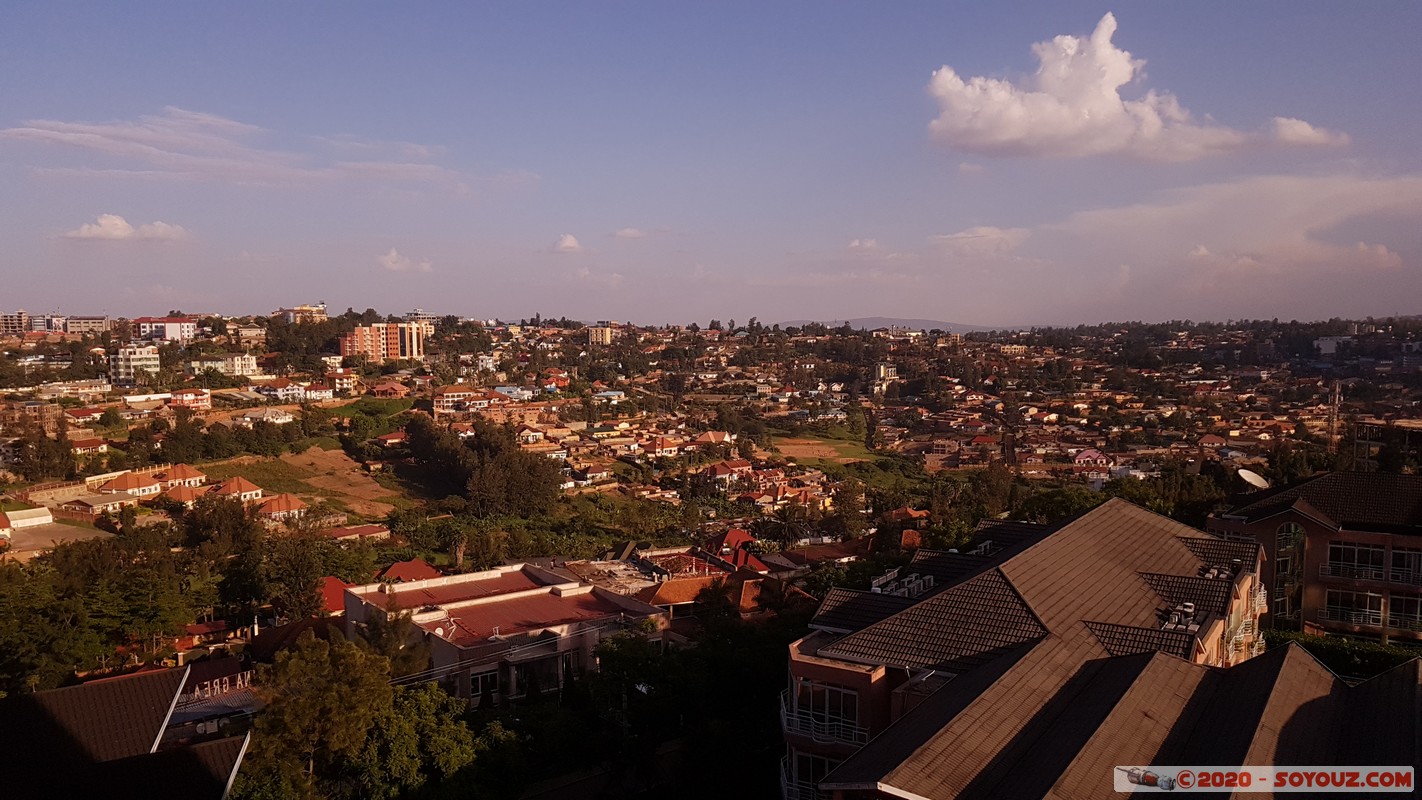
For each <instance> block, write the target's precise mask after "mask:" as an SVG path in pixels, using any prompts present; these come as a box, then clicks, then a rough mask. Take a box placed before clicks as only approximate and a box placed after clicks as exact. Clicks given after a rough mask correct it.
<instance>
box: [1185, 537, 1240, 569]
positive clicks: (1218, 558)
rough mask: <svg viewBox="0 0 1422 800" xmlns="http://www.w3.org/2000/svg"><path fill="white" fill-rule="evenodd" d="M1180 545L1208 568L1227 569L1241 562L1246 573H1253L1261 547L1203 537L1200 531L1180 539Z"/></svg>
mask: <svg viewBox="0 0 1422 800" xmlns="http://www.w3.org/2000/svg"><path fill="white" fill-rule="evenodd" d="M1180 543H1181V544H1183V545H1185V547H1187V548H1188V549H1189V550H1190V552H1192V553H1194V554H1195V557H1196V558H1198V559H1200V561H1202V562H1204V565H1205V566H1207V567H1225V566H1229V565H1230V564H1231V563H1232V562H1234V561H1240V562H1241V564H1242V566H1243V567H1244V571H1245V572H1253V571H1254V562H1255V561H1256V560H1257V557H1258V555H1259V546H1258V545H1256V544H1254V543H1253V542H1235V541H1229V540H1226V539H1216V538H1215V537H1213V536H1201V535H1200V534H1199V532H1198V531H1195V532H1193V533H1192V535H1190V536H1182V537H1180Z"/></svg>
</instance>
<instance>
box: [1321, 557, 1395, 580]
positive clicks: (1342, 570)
mask: <svg viewBox="0 0 1422 800" xmlns="http://www.w3.org/2000/svg"><path fill="white" fill-rule="evenodd" d="M1318 577H1320V578H1348V579H1349V580H1358V581H1381V580H1387V571H1386V570H1384V569H1383V568H1382V567H1360V566H1358V565H1356V564H1339V563H1336V562H1333V561H1330V562H1328V563H1326V564H1321V565H1319V567H1318Z"/></svg>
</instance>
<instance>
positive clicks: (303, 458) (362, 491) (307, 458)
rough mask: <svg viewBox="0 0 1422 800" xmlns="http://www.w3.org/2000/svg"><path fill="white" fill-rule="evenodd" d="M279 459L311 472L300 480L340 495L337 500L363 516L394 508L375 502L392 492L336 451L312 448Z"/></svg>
mask: <svg viewBox="0 0 1422 800" xmlns="http://www.w3.org/2000/svg"><path fill="white" fill-rule="evenodd" d="M281 460H282V461H284V462H286V463H288V464H290V465H292V466H293V467H298V468H300V469H303V470H306V471H308V472H310V473H313V474H312V475H311V477H308V478H303V479H302V482H303V483H306V484H309V485H310V486H311V487H312V488H314V489H319V490H321V491H324V492H329V493H330V494H333V495H339V496H340V500H341V501H342V502H344V503H345V504H346V505H348V506H350V509H351V511H353V512H355V513H356V514H360V515H361V516H366V517H383V516H386V515H388V514H389V513H390V512H391V511H394V510H395V507H394V506H392V505H390V504H389V503H381V502H377V499H378V498H381V497H389V496H390V494H391V492H390V490H389V489H387V488H386V487H384V486H381V485H380V484H378V483H376V482H375V480H374V479H373V478H371V477H370V475H368V474H367V473H366V472H365V471H364V470H362V469H361V468H360V464H358V463H357V462H356V461H354V460H353V459H352V458H351V457H350V456H347V455H346V454H345V453H343V452H341V451H339V450H322V449H321V448H319V447H313V448H311V449H309V450H307V451H306V452H304V453H297V454H294V455H285V456H282V457H281Z"/></svg>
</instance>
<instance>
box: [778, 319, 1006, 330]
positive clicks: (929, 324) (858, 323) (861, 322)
mask: <svg viewBox="0 0 1422 800" xmlns="http://www.w3.org/2000/svg"><path fill="white" fill-rule="evenodd" d="M811 322H819V323H821V324H824V325H828V326H829V327H831V328H838V327H839V326H841V325H843V324H844V323H846V322H848V323H849V326H850V327H851V328H856V329H857V328H864V329H867V330H871V331H872V330H874V329H875V328H908V329H909V330H915V331H917V330H925V331H931V330H935V329H936V330H940V331H950V332H952V333H970V332H972V331H990V330H993V328H992V327H990V326H987V325H964V324H963V323H961V322H944V321H942V320H936V319H899V318H898V317H856V318H854V319H833V320H831V319H820V320H811V319H797V320H791V321H790V322H782V323H780V327H782V328H790V327H795V328H799V327H803V326H805V325H807V324H809V323H811ZM998 330H1002V328H998Z"/></svg>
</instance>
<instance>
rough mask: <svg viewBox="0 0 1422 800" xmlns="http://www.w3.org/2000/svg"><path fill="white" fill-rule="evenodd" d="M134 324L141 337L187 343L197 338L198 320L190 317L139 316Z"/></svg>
mask: <svg viewBox="0 0 1422 800" xmlns="http://www.w3.org/2000/svg"><path fill="white" fill-rule="evenodd" d="M133 324H134V327H135V328H137V329H138V338H140V339H159V340H162V341H165V342H177V343H179V344H187V343H188V342H191V341H192V340H193V339H195V338H197V321H196V320H193V319H191V318H189V317H139V318H138V319H135V320H134V321H133Z"/></svg>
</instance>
